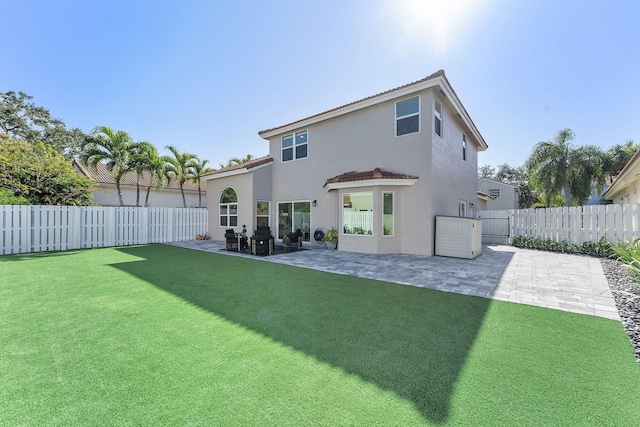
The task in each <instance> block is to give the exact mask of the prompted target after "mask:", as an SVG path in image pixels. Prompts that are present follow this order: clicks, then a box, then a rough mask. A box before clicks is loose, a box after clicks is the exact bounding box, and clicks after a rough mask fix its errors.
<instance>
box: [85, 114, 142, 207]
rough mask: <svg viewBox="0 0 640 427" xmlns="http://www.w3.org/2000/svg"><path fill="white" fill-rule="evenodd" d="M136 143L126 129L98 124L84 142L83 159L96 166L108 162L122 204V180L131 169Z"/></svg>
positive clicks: (121, 204)
mask: <svg viewBox="0 0 640 427" xmlns="http://www.w3.org/2000/svg"><path fill="white" fill-rule="evenodd" d="M134 147H135V143H134V142H133V140H132V139H131V137H130V136H129V135H128V134H127V133H126V132H124V131H121V130H118V131H116V130H113V129H111V128H109V127H107V126H98V127H97V128H95V129H94V130H93V131H92V132H91V135H89V136H88V137H87V138H86V140H85V143H84V144H83V150H84V152H83V154H82V159H83V160H84V161H85V163H87V164H88V165H90V166H92V167H94V168H95V167H96V166H97V164H98V163H100V162H103V163H105V164H106V166H107V169H108V170H109V172H111V173H112V174H113V179H114V181H115V184H116V189H117V191H118V200H119V201H120V206H123V205H124V203H123V202H122V191H121V190H120V181H121V180H122V177H123V176H124V174H125V173H127V172H128V171H130V170H131V157H132V155H133V152H134Z"/></svg>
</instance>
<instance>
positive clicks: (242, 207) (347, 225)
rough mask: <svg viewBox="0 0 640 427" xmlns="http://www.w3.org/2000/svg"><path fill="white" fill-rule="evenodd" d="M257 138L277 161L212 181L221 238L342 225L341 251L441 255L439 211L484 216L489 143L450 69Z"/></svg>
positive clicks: (215, 228) (212, 211)
mask: <svg viewBox="0 0 640 427" xmlns="http://www.w3.org/2000/svg"><path fill="white" fill-rule="evenodd" d="M258 134H259V135H260V136H261V137H262V138H264V139H265V140H266V141H268V144H269V155H268V156H265V157H261V158H259V159H255V160H252V161H250V162H247V163H245V164H242V165H235V166H232V167H229V168H225V169H221V170H218V171H215V172H213V173H210V174H208V175H206V176H205V177H204V178H203V179H204V180H206V183H207V194H208V200H207V206H208V207H209V233H210V235H211V236H212V238H214V239H223V235H224V232H225V230H226V229H227V228H235V229H236V231H239V229H240V228H241V227H242V225H246V226H247V229H248V230H249V233H251V232H252V231H253V230H254V229H255V228H256V227H257V226H258V225H268V226H270V227H271V230H272V231H273V234H274V236H275V238H276V241H278V240H282V239H283V238H284V237H285V236H286V234H287V233H289V232H291V231H294V230H296V229H298V228H300V229H301V230H302V231H303V239H304V241H305V243H304V244H305V245H307V244H308V245H315V244H317V243H315V241H314V239H313V235H314V230H316V229H318V228H319V229H322V230H324V231H326V230H328V229H329V228H331V227H335V228H337V229H338V230H339V243H338V249H339V250H344V251H356V252H366V253H406V254H422V255H433V252H434V229H435V216H436V215H449V216H465V217H475V211H476V209H477V207H476V206H475V204H476V203H477V185H476V184H477V182H476V180H477V177H476V173H477V164H478V162H477V153H478V151H483V150H485V149H486V148H487V144H486V143H485V141H484V139H483V138H482V135H480V132H479V131H478V129H476V126H475V125H474V123H473V121H472V120H471V117H469V115H468V113H467V111H466V110H465V108H464V106H463V105H462V103H461V102H460V100H459V99H458V96H457V95H456V93H455V92H454V90H453V88H452V87H451V85H450V84H449V81H448V80H447V78H446V76H445V73H444V72H443V71H438V72H436V73H434V74H432V75H430V76H428V77H426V78H424V79H422V80H419V81H416V82H413V83H410V84H407V85H404V86H401V87H398V88H395V89H391V90H388V91H386V92H383V93H380V94H377V95H373V96H370V97H367V98H364V99H361V100H359V101H355V102H351V103H349V104H346V105H343V106H340V107H337V108H334V109H332V110H328V111H325V112H322V113H319V114H316V115H313V116H311V117H307V118H304V119H301V120H297V121H295V122H291V123H289V124H285V125H282V126H277V127H274V128H271V129H267V130H264V131H261V132H259V133H258ZM307 242H308V243H307Z"/></svg>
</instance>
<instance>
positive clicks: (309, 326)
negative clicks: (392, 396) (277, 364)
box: [114, 245, 508, 423]
mask: <svg viewBox="0 0 640 427" xmlns="http://www.w3.org/2000/svg"><path fill="white" fill-rule="evenodd" d="M119 250H120V251H123V252H125V253H127V254H131V255H134V256H136V257H140V258H143V259H145V261H135V262H130V263H123V264H117V265H114V267H116V268H118V269H121V270H123V271H125V272H127V273H129V274H132V275H135V276H136V277H139V278H141V279H143V280H145V281H147V282H148V283H151V284H153V285H155V286H157V287H158V288H160V289H163V290H165V291H167V292H170V293H172V294H174V295H176V296H178V297H180V298H182V299H184V300H186V301H188V302H190V303H192V304H194V305H197V306H199V307H201V308H203V309H205V310H208V311H210V312H211V313H215V314H216V315H219V316H222V317H224V318H226V319H228V320H230V321H232V322H235V323H237V324H239V325H242V326H243V327H246V328H250V329H252V330H254V331H257V332H259V333H261V334H263V335H264V336H267V337H269V338H271V339H274V340H277V341H279V342H281V343H283V344H284V345H287V346H289V347H291V348H293V349H295V350H298V351H302V352H304V353H306V354H307V355H310V356H313V357H315V358H316V359H317V360H319V361H321V362H324V363H328V364H330V365H332V366H335V367H338V368H340V369H342V370H344V371H346V372H348V373H351V374H355V375H357V376H359V377H360V378H362V379H363V380H366V381H369V382H372V383H374V384H376V385H378V386H379V387H381V388H383V389H387V390H392V391H393V392H395V393H396V394H397V395H399V396H401V397H402V398H404V399H407V400H409V401H411V402H413V404H414V405H415V407H416V408H417V409H418V410H419V411H420V412H421V413H422V414H423V416H424V417H425V418H427V419H429V420H431V421H433V422H438V423H441V422H444V421H446V419H447V417H448V413H449V406H450V399H451V395H452V392H453V389H454V386H455V383H456V380H457V377H458V375H459V373H460V371H461V368H462V366H463V365H464V363H465V359H466V358H467V355H468V353H469V351H470V349H471V347H472V345H473V342H474V339H475V337H476V335H477V332H478V329H479V328H480V326H481V324H482V321H483V317H484V315H485V312H486V310H487V308H488V307H489V305H490V303H491V300H489V299H485V298H478V297H469V296H463V295H458V294H453V293H447V292H439V291H433V290H429V289H422V288H416V287H412V286H405V285H398V284H391V283H387V282H379V281H372V280H366V279H360V278H356V277H350V276H343V275H337V274H331V273H324V272H319V271H315V270H309V269H303V268H297V267H291V266H286V265H278V264H272V263H267V262H262V261H255V260H250V259H244V258H240V257H230V256H225V255H219V254H211V253H205V252H200V251H193V250H187V249H180V248H175V247H169V246H163V245H151V246H144V247H128V248H121V249H119ZM461 262H466V261H465V260H461ZM507 263H508V262H506V263H505V264H504V265H505V267H506V264H507Z"/></svg>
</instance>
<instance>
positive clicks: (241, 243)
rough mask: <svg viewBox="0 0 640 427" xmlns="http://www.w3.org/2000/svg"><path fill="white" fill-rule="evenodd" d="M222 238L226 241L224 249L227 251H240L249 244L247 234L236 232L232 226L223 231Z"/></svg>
mask: <svg viewBox="0 0 640 427" xmlns="http://www.w3.org/2000/svg"><path fill="white" fill-rule="evenodd" d="M224 238H225V241H226V249H227V250H228V251H233V250H235V251H238V252H240V251H241V250H244V249H247V247H248V246H249V245H248V239H247V236H245V235H243V234H240V233H236V232H235V231H234V230H233V228H228V229H227V231H226V232H225V233H224Z"/></svg>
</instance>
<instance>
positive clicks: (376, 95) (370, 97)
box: [258, 70, 446, 135]
mask: <svg viewBox="0 0 640 427" xmlns="http://www.w3.org/2000/svg"><path fill="white" fill-rule="evenodd" d="M438 77H445V75H444V70H438V71H436V72H435V73H433V74H431V75H430V76H427V77H425V78H423V79H420V80H417V81H415V82H412V83H407V84H405V85H402V86H398V87H396V88H393V89H389V90H385V91H384V92H380V93H377V94H375V95H371V96H367V97H366V98H362V99H359V100H357V101H353V102H349V103H348V104H344V105H341V106H339V107H336V108H332V109H330V110H326V111H323V112H322V113H318V114H314V115H312V116H309V117H305V118H304V119H300V120H296V121H293V122H291V123H287V124H286V125H282V126H276V127H274V128H271V129H265V130H261V131H260V132H258V135H263V134H265V133H268V132H272V131H274V130H277V129H280V128H285V127H287V126H291V125H293V124H296V123H299V122H303V121H305V120H308V119H313V118H314V117H318V116H322V115H323V114H327V113H330V112H332V111H337V110H340V109H342V108H345V107H349V106H351V105H355V104H358V103H360V102H364V101H367V100H369V99H372V98H375V97H378V96H380V95H385V94H387V93H391V92H394V91H396V90H400V89H404V88H406V87H409V86H413V85H416V84H419V83H424V82H426V81H429V80H433V79H435V78H438ZM445 78H446V77H445Z"/></svg>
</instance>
